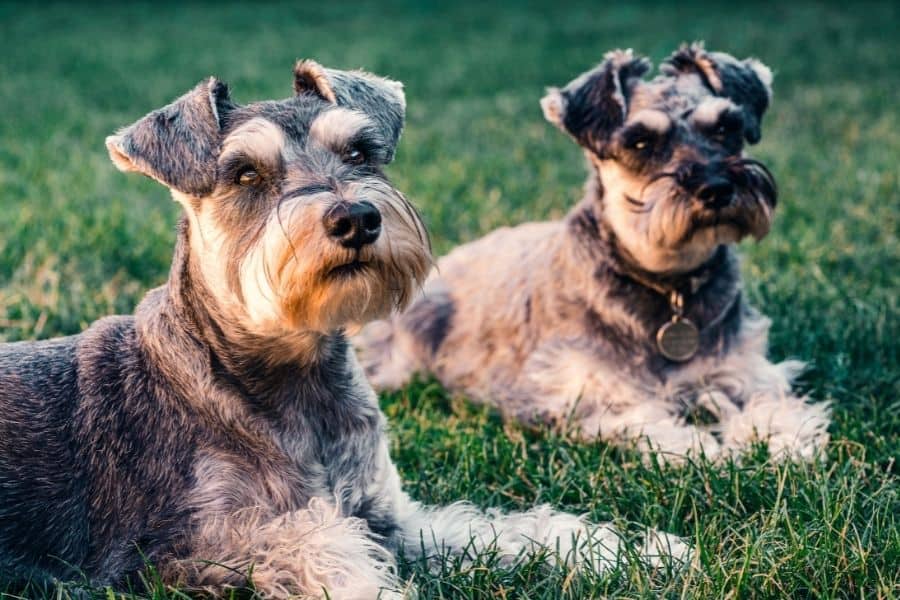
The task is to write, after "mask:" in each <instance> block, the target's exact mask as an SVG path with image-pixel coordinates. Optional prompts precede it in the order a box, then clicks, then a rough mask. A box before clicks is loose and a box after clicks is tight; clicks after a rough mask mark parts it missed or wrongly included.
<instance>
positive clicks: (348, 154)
mask: <svg viewBox="0 0 900 600" xmlns="http://www.w3.org/2000/svg"><path fill="white" fill-rule="evenodd" d="M343 159H344V162H345V163H348V164H351V165H361V164H363V163H364V162H366V155H365V153H364V152H363V151H362V150H360V149H359V148H357V147H356V146H352V147H350V148H347V150H346V151H344V156H343Z"/></svg>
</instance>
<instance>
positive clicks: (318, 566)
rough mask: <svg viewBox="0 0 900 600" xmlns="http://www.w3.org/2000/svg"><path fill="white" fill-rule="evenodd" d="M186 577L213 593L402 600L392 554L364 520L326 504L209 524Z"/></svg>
mask: <svg viewBox="0 0 900 600" xmlns="http://www.w3.org/2000/svg"><path fill="white" fill-rule="evenodd" d="M199 536H200V539H202V540H203V544H202V546H201V547H198V548H196V549H195V550H194V552H193V555H194V558H193V559H188V560H183V561H179V564H178V569H179V571H181V575H182V578H183V579H186V580H187V582H188V583H189V584H191V585H192V586H197V587H199V588H201V589H204V590H206V591H208V592H210V593H213V594H215V595H217V596H218V595H222V594H223V593H224V592H226V591H227V590H229V589H234V588H241V587H244V586H246V585H248V584H252V586H253V587H254V588H255V589H256V590H257V592H258V593H259V594H260V595H261V596H263V597H265V598H295V597H297V596H300V597H304V598H305V597H311V598H324V597H326V593H327V597H328V598H334V599H335V600H337V599H340V600H372V599H373V598H384V599H387V598H402V597H404V596H403V594H402V592H400V591H399V589H398V588H399V586H398V581H397V579H396V573H395V568H394V558H393V556H392V554H391V553H390V552H389V551H388V550H387V549H386V548H384V547H383V546H381V545H379V544H378V543H376V542H375V541H373V537H372V534H371V532H370V531H369V528H368V527H367V525H366V523H365V521H364V520H362V519H358V518H348V517H342V516H341V515H340V511H339V509H338V508H336V507H335V506H334V505H332V504H331V503H329V502H327V501H326V500H324V499H321V498H314V499H312V500H310V502H309V506H308V508H306V509H304V510H296V511H293V512H290V513H286V514H281V515H277V516H274V517H271V516H266V515H264V514H262V513H261V512H260V511H258V510H256V509H247V510H246V511H242V512H239V513H237V514H236V515H233V516H232V517H230V518H228V519H226V520H224V521H222V520H211V521H210V522H208V523H206V524H204V526H203V527H202V528H201V531H200V532H199Z"/></svg>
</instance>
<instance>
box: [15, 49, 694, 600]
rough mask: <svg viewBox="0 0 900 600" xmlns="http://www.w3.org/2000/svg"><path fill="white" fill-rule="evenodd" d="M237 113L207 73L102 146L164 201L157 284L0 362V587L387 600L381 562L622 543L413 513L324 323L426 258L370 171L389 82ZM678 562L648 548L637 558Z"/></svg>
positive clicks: (389, 574) (516, 517) (398, 201)
mask: <svg viewBox="0 0 900 600" xmlns="http://www.w3.org/2000/svg"><path fill="white" fill-rule="evenodd" d="M294 87H295V91H296V95H295V96H294V97H292V98H289V99H287V100H282V101H277V102H272V101H270V102H258V103H254V104H249V105H246V106H239V105H237V104H236V103H234V102H233V101H232V100H231V99H230V96H229V94H228V90H227V88H226V87H225V86H224V84H222V83H220V82H218V81H216V80H215V79H210V80H207V81H204V82H201V83H200V84H199V85H198V86H197V87H196V88H195V89H193V90H192V91H190V92H188V93H187V94H186V95H185V96H183V97H181V98H179V99H178V100H176V101H175V102H174V103H173V104H171V105H169V106H166V107H164V108H162V109H160V110H158V111H154V112H152V113H150V114H149V115H147V116H146V117H144V118H143V119H141V120H139V121H138V122H137V123H135V124H134V125H132V126H130V127H128V128H126V129H125V130H123V131H121V132H119V133H118V134H117V135H114V136H111V137H110V138H109V139H108V140H107V146H108V148H109V152H110V156H111V157H112V159H113V161H114V162H115V164H116V165H117V166H119V167H120V168H121V169H123V170H126V171H137V172H140V173H143V174H145V175H148V176H150V177H152V178H154V179H156V180H158V181H160V182H162V183H163V184H165V185H166V186H168V187H169V188H171V190H172V194H173V197H174V198H175V199H176V200H177V201H178V202H180V203H181V205H182V206H183V208H184V216H183V218H182V220H181V223H180V226H179V229H178V241H177V246H176V250H175V256H174V260H173V263H172V269H171V273H170V276H169V280H168V282H167V283H166V284H165V285H163V286H162V287H160V288H158V289H156V290H153V291H151V292H150V293H149V294H147V296H146V298H145V299H144V300H143V301H142V302H141V304H140V305H139V306H138V308H137V310H136V313H135V314H134V315H133V316H123V317H109V318H105V319H101V320H100V321H97V322H96V323H94V324H92V325H91V326H90V327H89V328H88V329H87V330H86V331H85V332H83V333H82V334H80V335H76V336H72V337H68V338H62V339H57V340H50V341H41V342H22V343H15V344H6V345H2V346H0V578H2V579H3V580H9V579H25V578H41V579H66V578H72V577H79V578H80V576H81V575H82V574H83V575H84V576H86V577H87V579H88V580H89V581H90V582H91V583H92V584H95V585H112V586H116V587H120V586H122V587H124V586H125V585H126V584H128V583H129V582H130V583H131V584H132V585H134V584H137V583H139V582H138V580H137V578H136V575H137V574H138V573H139V572H140V571H141V570H142V569H143V568H144V566H145V560H148V561H150V562H151V563H153V564H154V565H155V566H156V567H157V569H158V571H159V573H160V574H161V575H162V577H163V580H164V581H165V582H166V583H167V584H172V585H181V586H188V587H190V588H198V589H202V590H206V591H208V592H211V593H213V594H216V595H218V594H223V593H225V592H227V590H228V589H230V588H236V587H241V586H244V585H246V584H247V583H248V579H252V583H253V584H254V585H255V587H256V589H257V591H258V592H259V593H261V594H262V595H263V596H266V597H271V598H286V597H296V596H301V597H323V596H324V595H325V594H327V595H328V597H330V598H335V599H360V600H362V599H366V600H368V599H372V598H375V597H377V596H378V595H379V594H380V595H381V597H397V596H401V595H403V594H404V593H405V589H404V586H403V585H402V584H401V582H400V581H398V578H397V574H396V569H395V566H394V553H395V551H397V550H398V549H400V548H406V551H407V552H408V553H410V554H412V555H413V556H415V555H418V554H421V553H424V554H425V555H426V556H430V555H434V554H438V553H443V552H445V551H452V552H464V551H465V550H466V549H467V548H469V547H472V546H470V538H473V541H472V542H471V544H474V547H476V548H480V547H484V546H487V545H496V547H497V549H498V551H499V552H500V554H501V556H502V557H504V558H505V560H507V561H510V562H512V561H515V560H518V559H519V557H520V556H521V555H522V554H523V553H527V552H530V551H532V550H534V549H536V548H538V547H542V546H544V545H548V546H550V548H551V550H552V549H555V548H556V547H557V546H558V547H559V550H560V551H561V553H562V555H563V556H562V558H563V559H564V560H567V561H568V562H569V563H570V564H583V563H586V562H587V563H588V564H590V565H592V566H595V567H597V568H602V567H605V566H607V565H609V564H611V563H613V562H615V561H616V560H618V558H619V538H618V536H617V535H616V534H615V533H614V532H613V531H612V530H611V529H610V528H609V527H607V526H596V525H592V524H590V523H588V522H587V521H585V520H584V519H581V518H577V517H574V516H572V515H567V514H562V513H558V512H554V511H552V510H551V509H549V508H547V507H540V508H537V509H535V510H533V511H530V512H526V513H518V514H507V515H504V514H501V513H499V512H488V513H482V512H481V511H479V510H477V509H475V508H474V507H472V506H469V505H466V504H456V505H452V506H449V507H446V508H436V507H434V508H432V507H424V506H421V505H420V504H418V503H416V502H414V501H413V500H411V499H410V498H409V497H408V496H407V495H406V494H405V493H404V492H403V490H402V487H401V484H400V480H399V477H398V475H397V471H396V469H395V467H394V465H393V463H392V462H391V459H390V456H389V454H388V440H387V436H386V432H385V430H386V423H385V419H384V416H383V414H382V413H381V411H380V410H379V408H378V404H377V398H376V396H375V393H374V391H373V390H372V388H371V387H370V386H369V384H368V383H367V382H366V380H365V378H364V375H363V372H362V369H361V367H360V366H359V364H358V363H357V361H356V357H355V355H354V353H353V351H352V349H351V348H350V346H349V345H348V343H347V341H346V339H345V337H344V330H345V329H346V328H350V327H357V326H359V325H360V324H362V323H364V322H366V321H367V320H370V319H372V318H375V317H382V316H385V315H387V314H388V313H389V311H390V310H391V309H393V308H395V307H401V306H403V305H405V304H406V303H407V302H408V300H409V299H410V298H411V296H412V292H413V290H414V289H415V288H416V287H417V286H418V285H419V283H420V281H421V280H422V279H424V278H425V275H426V273H427V271H428V267H429V266H430V264H431V257H430V252H429V247H428V241H427V237H426V234H425V230H424V228H423V227H422V223H421V221H420V220H419V218H418V216H417V214H416V212H415V210H414V209H413V208H412V206H411V205H410V204H409V203H408V202H407V201H406V200H405V199H404V198H403V196H402V195H401V194H400V193H399V192H398V191H397V190H396V189H394V188H393V186H391V184H390V183H389V182H388V180H387V178H386V177H385V175H384V173H383V172H382V169H381V167H382V165H384V164H385V163H387V162H388V161H389V160H390V159H391V157H392V156H393V153H394V147H395V145H396V143H397V141H398V138H399V135H400V130H401V127H402V119H403V112H404V107H405V102H404V97H403V92H402V89H401V86H400V85H399V84H397V83H395V82H391V81H388V80H385V79H381V78H378V77H375V76H372V75H369V74H366V73H361V72H352V73H345V72H340V71H333V70H328V69H323V68H322V67H320V66H319V65H317V64H315V63H313V62H311V61H304V62H301V63H299V64H298V65H297V68H296V71H295V81H294ZM684 551H685V547H684V545H683V544H682V543H681V542H680V541H679V540H677V539H669V538H667V537H665V536H662V535H661V534H657V533H652V534H651V535H650V536H648V541H647V544H646V545H645V547H644V548H643V552H644V555H645V556H646V557H647V558H649V559H651V560H653V559H654V557H657V556H659V555H661V554H665V555H668V554H670V553H672V554H676V555H679V554H683V552H684Z"/></svg>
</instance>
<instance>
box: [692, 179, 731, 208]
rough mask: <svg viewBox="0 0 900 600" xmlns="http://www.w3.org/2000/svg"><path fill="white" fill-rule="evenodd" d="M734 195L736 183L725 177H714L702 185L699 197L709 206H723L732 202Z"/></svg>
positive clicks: (698, 193) (698, 192)
mask: <svg viewBox="0 0 900 600" xmlns="http://www.w3.org/2000/svg"><path fill="white" fill-rule="evenodd" d="M733 196H734V184H733V183H731V182H730V181H728V180H727V179H725V178H724V177H714V178H712V179H710V180H708V181H706V182H705V183H703V185H701V186H700V188H699V189H698V190H697V198H699V199H700V200H701V201H702V202H703V204H705V205H706V206H707V207H708V208H713V209H715V208H722V207H725V206H728V205H729V204H731V198H732V197H733Z"/></svg>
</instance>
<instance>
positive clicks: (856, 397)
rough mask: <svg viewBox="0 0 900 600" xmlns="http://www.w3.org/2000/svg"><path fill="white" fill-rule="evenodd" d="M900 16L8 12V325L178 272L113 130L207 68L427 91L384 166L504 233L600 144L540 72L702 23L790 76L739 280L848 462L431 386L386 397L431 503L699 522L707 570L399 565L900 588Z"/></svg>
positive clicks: (553, 588)
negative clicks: (535, 410)
mask: <svg viewBox="0 0 900 600" xmlns="http://www.w3.org/2000/svg"><path fill="white" fill-rule="evenodd" d="M898 12H900V10H898V5H897V4H896V3H890V2H883V3H853V4H852V5H851V4H850V3H846V2H845V3H835V4H823V3H809V2H805V1H798V2H792V3H764V4H760V5H757V6H735V7H731V8H728V9H724V8H722V7H719V6H716V5H713V4H710V5H705V4H697V3H692V2H685V3H679V5H678V7H677V8H673V7H669V6H667V5H664V4H660V3H653V2H640V3H616V4H610V5H605V6H602V5H600V4H599V3H597V2H583V3H572V4H569V3H561V2H550V1H547V2H530V3H527V4H523V5H521V6H518V7H515V8H514V7H512V6H510V7H503V6H499V5H496V4H494V3H458V4H453V5H452V6H451V5H448V6H443V5H438V4H435V3H422V4H417V3H411V2H409V3H404V2H399V1H392V2H390V3H388V4H382V5H380V6H378V7H374V6H370V5H359V6H350V5H347V4H343V3H328V2H322V3H306V4H305V5H301V4H299V3H282V4H276V3H273V4H268V3H267V4H264V5H258V6H253V7H250V6H240V5H221V4H220V3H211V4H190V5H188V6H175V5H167V4H162V5H160V4H155V3H154V4H130V3H114V4H110V5H106V6H100V7H91V6H81V7H76V6H75V5H63V4H60V5H52V4H6V3H4V4H0V57H2V58H0V107H2V113H3V115H2V118H0V199H2V203H0V208H2V210H0V336H2V337H3V338H5V339H7V340H16V339H28V338H47V337H51V336H55V335H63V334H71V333H76V332H78V331H80V330H82V329H83V328H85V327H86V326H87V325H88V324H89V323H90V322H92V321H93V320H95V319H97V318H98V317H100V316H102V315H105V314H110V313H117V312H118V313H122V312H130V311H131V310H132V309H133V307H134V305H135V304H136V303H137V302H138V300H139V299H140V298H141V296H142V295H143V293H144V292H145V291H146V290H147V289H149V288H151V287H153V286H156V285H158V284H160V283H161V282H163V281H164V279H165V277H166V272H167V268H168V264H169V258H170V252H171V248H172V245H173V240H174V224H175V221H176V218H177V215H178V209H177V207H176V205H175V204H174V202H172V201H171V200H170V199H169V197H168V195H167V192H166V191H165V190H164V189H162V188H161V187H159V186H157V185H156V184H154V183H152V182H150V181H148V180H144V179H142V178H139V177H134V176H131V177H126V176H125V175H122V174H120V173H118V172H117V171H116V170H115V169H114V168H113V167H112V165H111V164H110V163H109V161H108V159H107V156H106V152H105V150H104V147H103V138H104V136H105V135H107V134H108V133H110V132H111V131H113V130H114V129H115V128H117V127H119V126H121V125H124V124H127V123H130V122H132V121H134V120H135V119H136V118H138V117H139V116H141V115H143V114H144V113H146V112H147V111H149V110H151V109H153V108H156V107H158V106H160V105H162V104H164V103H166V102H168V101H169V100H171V99H172V98H174V97H176V96H177V95H179V94H181V93H182V92H183V91H185V90H187V89H188V88H189V87H191V86H192V85H193V84H194V83H195V82H197V81H199V80H200V79H201V78H203V77H205V76H207V75H210V74H215V75H217V76H219V77H221V78H223V79H224V80H226V81H228V82H230V83H231V84H232V86H233V90H234V94H235V96H236V98H237V99H238V100H241V101H251V100H255V99H260V98H271V97H280V96H285V95H287V94H288V93H289V90H290V68H291V65H292V63H293V60H294V59H295V58H297V57H300V56H305V57H315V58H317V59H318V60H320V61H321V62H323V63H324V64H326V65H329V66H336V67H344V68H351V67H366V68H367V69H369V70H372V71H374V72H377V73H381V74H387V75H390V76H392V77H394V78H397V79H400V80H402V81H404V82H406V86H407V93H408V100H409V120H408V125H407V129H406V132H405V134H404V138H403V141H402V143H401V147H400V150H399V154H398V158H397V161H396V163H395V164H394V165H392V166H391V167H390V173H391V175H392V177H393V179H394V180H395V182H396V183H397V184H398V187H400V188H401V189H403V190H405V191H406V192H408V194H409V195H410V197H411V198H412V199H414V201H415V202H416V203H417V204H418V206H419V207H420V208H421V210H422V212H423V213H424V216H425V218H426V221H427V223H428V225H429V227H430V229H431V232H432V234H433V238H434V242H435V246H436V249H437V251H438V252H439V253H443V252H446V251H447V250H448V249H450V248H451V247H452V246H453V245H455V244H457V243H460V242H464V241H467V240H471V239H474V238H476V237H478V236H480V235H482V234H484V233H485V232H487V231H489V230H491V229H492V228H495V227H498V226H500V225H505V224H510V223H518V222H521V221H525V220H533V219H545V218H553V217H559V216H561V215H563V214H564V213H565V212H566V210H567V208H568V207H569V206H570V205H571V204H572V203H573V202H574V201H575V200H576V199H577V197H578V194H579V190H580V185H581V182H582V180H583V177H584V168H583V164H582V160H581V158H580V155H579V152H578V150H577V148H576V147H575V146H574V144H572V143H570V142H569V141H568V140H567V139H565V137H564V136H563V135H561V134H560V133H559V132H557V131H555V130H554V129H553V128H552V127H550V126H549V125H548V124H546V123H544V121H543V119H542V118H541V115H540V110H539V108H538V103H537V101H538V99H539V97H540V96H541V94H542V90H543V87H544V86H546V85H554V84H563V83H565V82H567V81H568V80H569V79H571V78H572V77H574V76H575V75H576V74H578V73H580V72H581V71H583V70H584V69H586V68H587V67H589V66H591V65H592V64H594V63H596V62H597V61H599V60H600V58H601V56H602V54H603V53H604V52H605V51H607V50H608V49H611V48H614V47H634V48H635V49H637V50H638V51H640V52H642V53H644V54H647V55H649V56H650V57H651V58H653V59H654V61H656V62H658V61H659V60H660V59H661V58H663V57H664V56H665V55H666V54H667V53H668V52H670V51H671V50H672V49H673V48H674V47H675V46H676V45H677V44H678V43H679V42H681V41H683V40H692V39H705V40H706V41H707V44H708V46H709V47H711V48H713V49H722V50H725V51H728V52H731V53H733V54H735V55H738V56H745V55H756V56H758V57H759V58H761V59H762V60H763V61H764V62H766V63H768V64H770V65H771V66H772V67H773V68H774V70H775V71H776V82H775V86H776V88H775V89H776V92H775V102H774V105H773V106H772V108H771V110H770V113H769V114H768V115H767V117H766V120H765V126H764V139H763V142H762V143H761V144H760V145H759V146H758V147H757V148H756V149H754V153H755V155H756V156H757V157H759V158H761V159H763V160H764V161H766V162H767V163H768V164H769V165H770V166H771V167H772V169H773V171H774V172H775V174H776V176H777V178H778V180H779V184H780V188H781V202H780V206H779V216H778V219H777V220H776V225H775V227H774V230H773V231H772V233H771V234H770V236H769V237H768V238H767V239H766V240H765V241H764V242H763V243H762V244H759V245H750V244H748V245H746V246H745V247H744V248H743V251H744V256H745V262H744V271H745V274H746V276H747V291H748V293H749V295H750V297H751V298H752V300H753V301H754V302H755V304H756V305H757V306H759V307H760V308H762V309H763V310H764V312H766V313H767V314H768V315H770V316H771V317H772V318H773V320H774V327H773V332H772V339H771V342H772V347H771V354H772V356H773V357H774V358H776V359H782V358H785V357H801V358H804V359H806V360H809V361H810V362H811V364H812V368H811V369H810V371H809V372H808V374H807V375H806V376H805V378H804V380H803V382H802V387H803V388H804V390H805V391H807V392H808V393H809V394H811V395H812V396H813V397H816V398H822V399H829V400H831V401H832V402H833V403H834V409H835V410H834V425H833V427H832V429H831V432H832V436H833V442H832V444H831V445H830V447H829V449H828V456H827V460H825V461H822V462H819V463H815V464H799V465H797V464H789V465H776V464H770V463H769V462H768V461H767V460H766V455H765V451H764V450H762V449H757V450H756V451H754V452H753V453H752V454H751V456H750V457H748V458H747V459H746V460H745V461H743V463H742V464H741V465H740V466H737V465H725V466H711V465H708V464H703V463H695V464H689V465H687V466H685V467H679V468H675V467H666V466H655V465H652V466H646V465H643V464H641V462H640V461H639V460H638V457H637V456H636V455H634V454H632V453H629V452H624V451H620V450H616V449H612V448H610V447H609V446H606V445H604V444H593V445H591V444H575V443H572V442H569V441H566V440H564V439H559V438H558V437H556V436H555V435H554V434H552V433H550V432H530V431H524V430H522V429H521V428H519V427H517V426H514V425H504V424H502V423H501V422H500V421H499V420H498V418H497V416H496V415H495V414H494V413H492V412H491V411H489V410H487V409H484V408H479V407H476V406H473V405H471V404H469V403H467V402H466V401H465V400H464V399H462V398H454V397H450V396H448V395H447V394H446V393H445V392H444V391H442V390H441V389H440V388H439V387H438V386H436V385H435V384H433V383H430V382H418V383H416V384H413V385H411V386H410V387H408V388H407V389H406V390H404V391H402V392H401V393H398V394H394V395H390V396H386V397H384V399H383V400H384V401H383V406H384V410H385V411H386V412H387V414H388V416H389V418H390V420H391V423H392V427H393V431H392V436H393V453H394V457H395V459H396V460H397V463H398V465H399V468H400V470H401V473H402V475H403V477H404V479H405V481H407V482H408V487H409V490H410V492H411V493H412V494H413V495H414V496H416V497H417V498H420V499H422V500H425V501H428V502H434V503H446V502H450V501H453V500H456V499H460V498H467V499H470V500H472V501H474V502H476V503H477V504H479V505H482V506H502V507H505V508H508V509H516V508H525V507H528V506H531V505H533V504H534V503H536V502H549V503H552V504H554V505H556V506H558V507H560V508H562V509H566V510H571V511H576V512H586V513H588V514H589V515H590V516H591V517H592V518H593V519H595V520H609V519H612V520H615V521H617V522H619V523H620V524H622V525H624V526H626V527H629V526H636V524H644V525H652V526H656V527H660V528H663V529H666V530H669V531H673V532H676V533H679V534H682V535H686V536H689V537H691V538H693V543H694V544H695V546H696V547H697V549H698V553H699V563H698V568H697V569H695V570H689V571H682V572H675V573H672V572H665V571H662V572H655V571H652V570H650V569H647V568H641V567H634V566H632V567H627V568H623V569H621V570H619V571H616V572H613V573H609V574H605V575H602V576H597V575H592V574H589V573H582V574H572V573H568V572H566V571H565V570H564V569H549V568H547V567H546V566H544V565H543V564H539V563H537V562H532V563H528V564H524V565H521V566H519V567H518V568H501V567H499V566H497V565H496V564H494V563H493V562H492V560H493V559H492V557H491V556H489V555H486V556H484V557H482V560H481V561H479V562H476V564H474V565H459V564H455V563H454V562H453V561H447V563H446V564H445V565H444V568H443V569H441V570H439V572H437V573H430V572H428V571H427V570H426V569H425V568H423V567H422V566H421V565H418V564H416V563H406V564H404V566H403V569H402V574H403V576H405V577H408V578H412V579H413V580H414V581H415V582H416V584H417V585H418V587H419V590H420V593H421V596H422V597H423V598H594V597H623V598H649V597H657V596H663V597H669V598H704V599H705V598H750V597H754V598H756V597H759V598H782V597H793V598H897V597H900V524H898V519H900V497H898V494H900V491H898V466H897V462H898V459H900V441H898V438H900V393H898V392H900V344H898V339H900V319H898V296H900V243H898V217H900V169H898V165H900V135H898V131H900V113H898V109H897V93H898V89H900V71H898V70H897V67H896V65H897V61H898V59H900V42H898V37H897V34H896V27H897V23H898V20H900V19H898V17H900V14H898ZM151 587H152V589H151V591H150V592H148V593H149V594H150V595H151V596H153V597H156V598H167V597H171V598H174V597H178V596H179V595H180V592H178V591H176V590H167V589H165V588H164V587H163V586H161V585H155V586H151ZM74 593H75V592H74V591H73V590H72V589H71V588H66V587H61V588H59V589H55V590H43V591H40V590H30V591H28V594H30V595H35V596H44V597H68V596H70V595H72V594H74ZM91 594H93V595H96V596H98V597H100V596H103V597H112V596H113V593H112V592H111V591H109V590H93V591H92V592H91Z"/></svg>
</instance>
